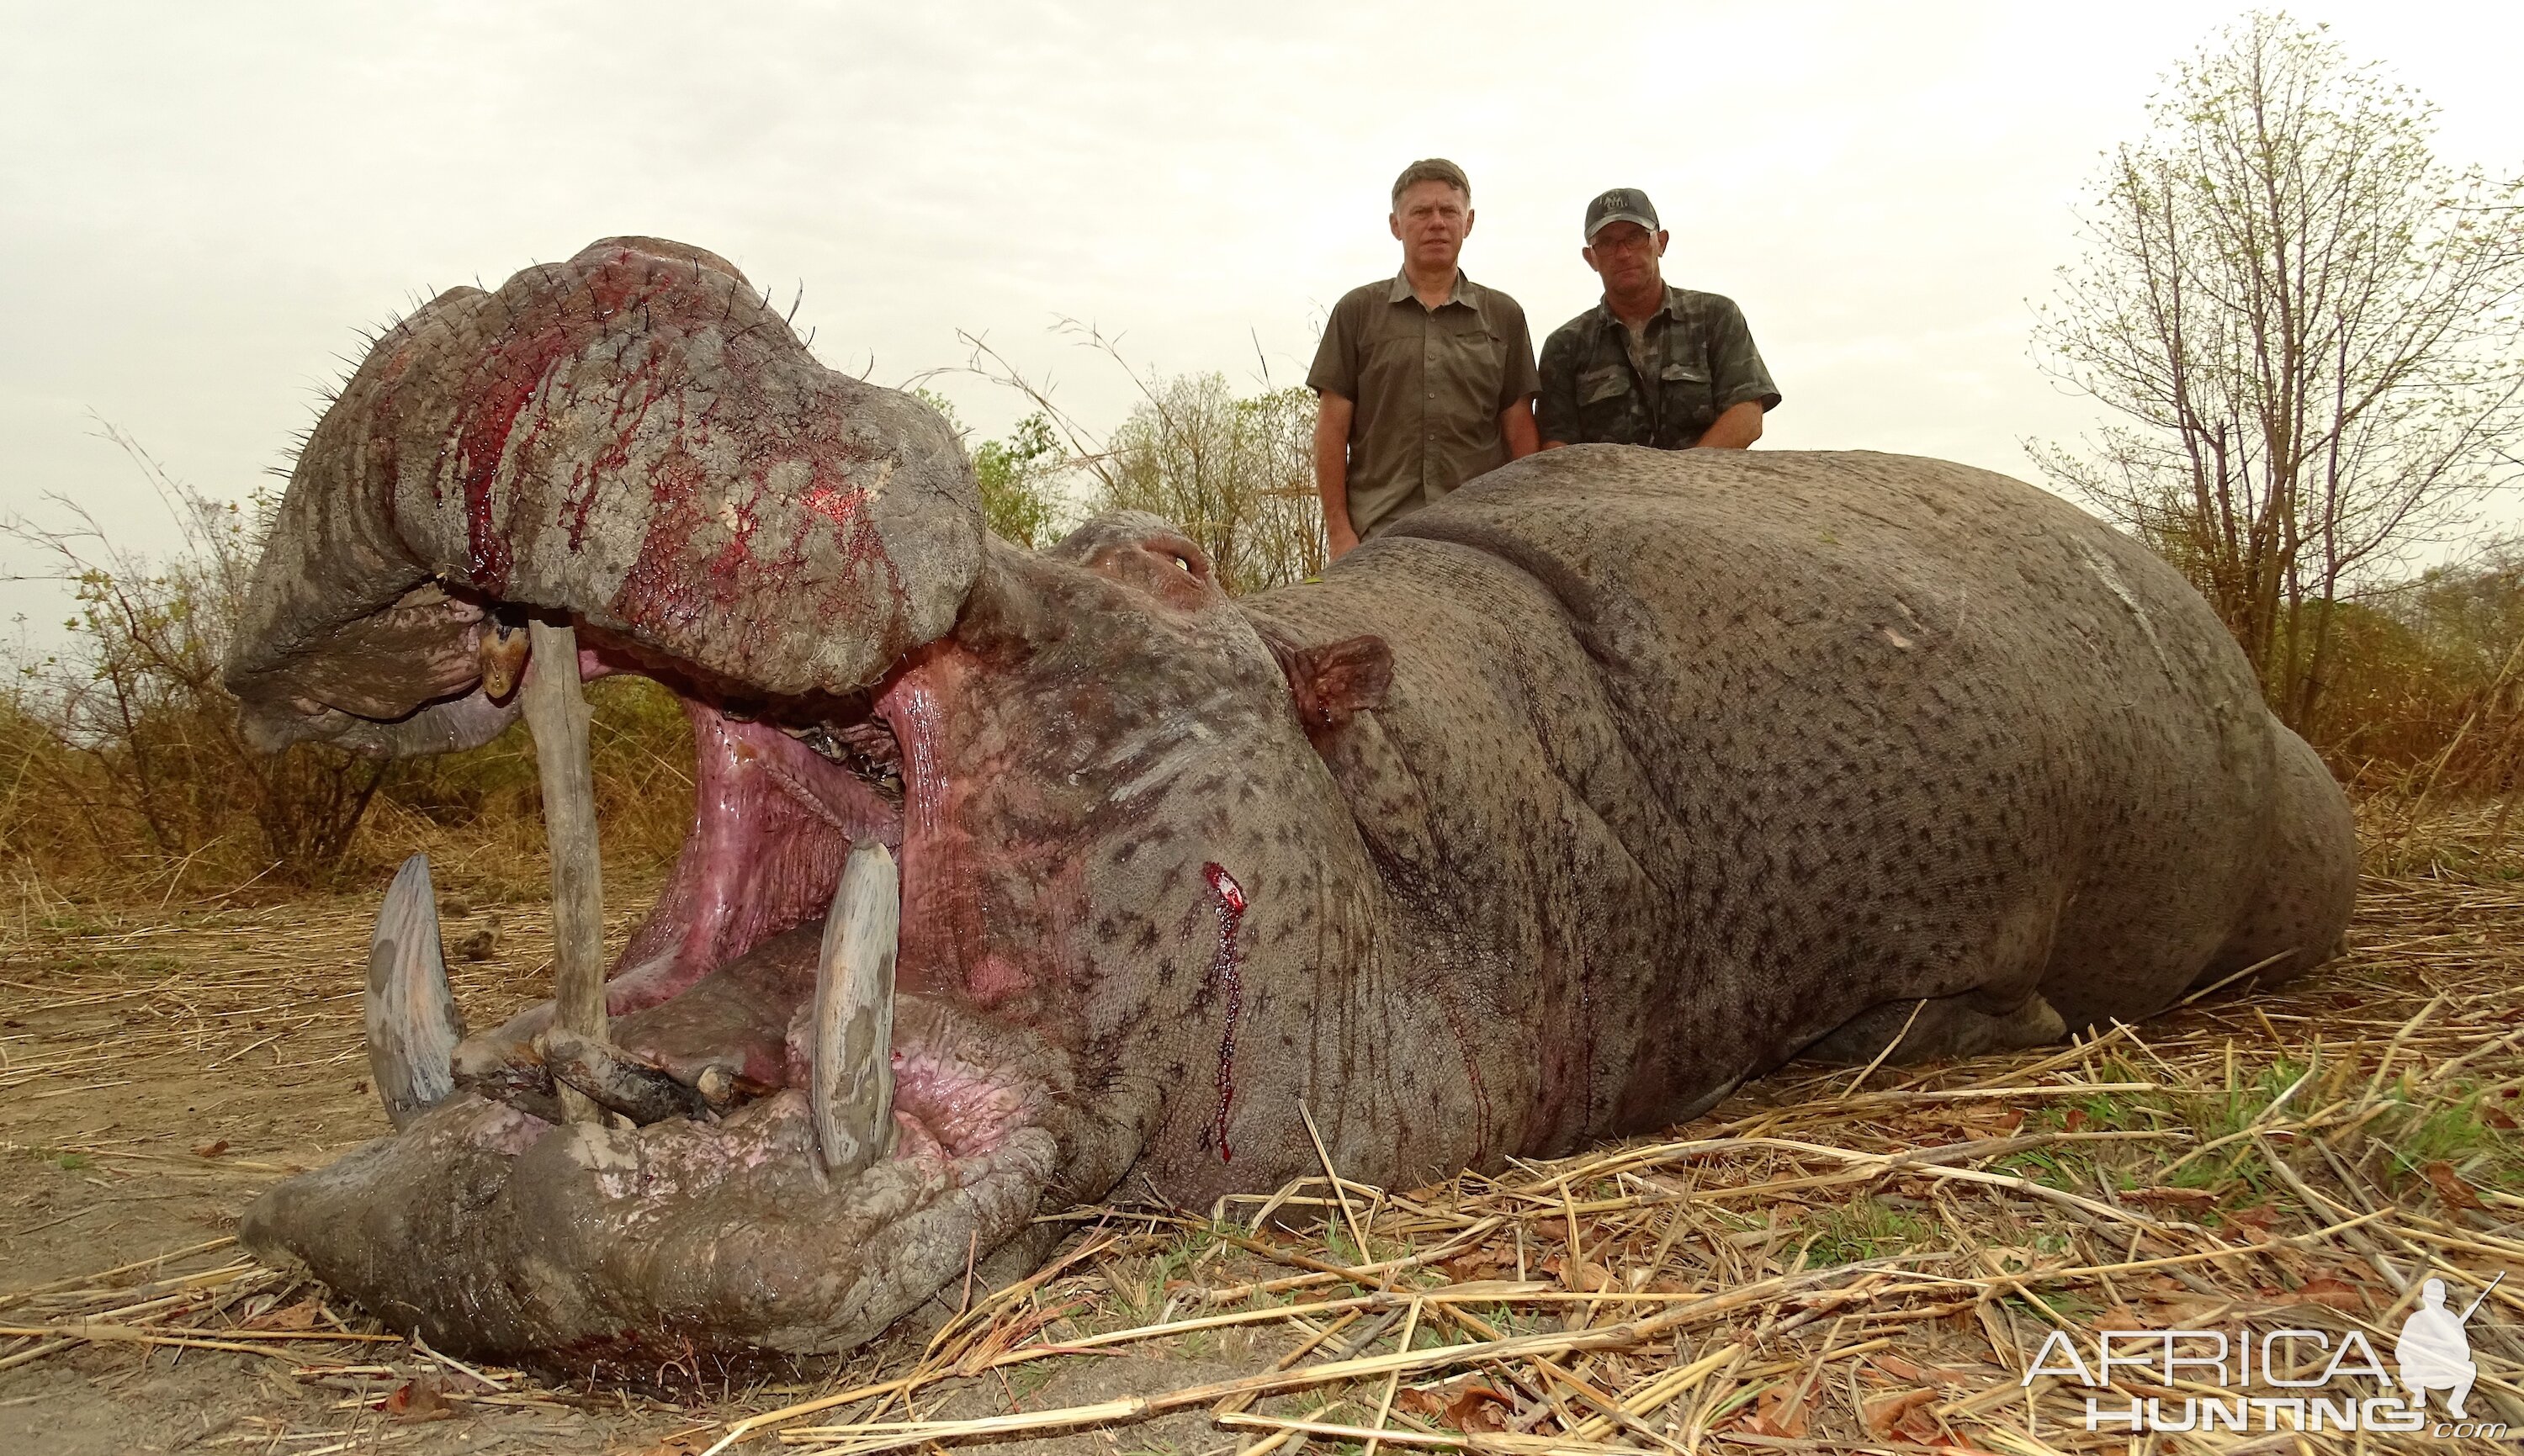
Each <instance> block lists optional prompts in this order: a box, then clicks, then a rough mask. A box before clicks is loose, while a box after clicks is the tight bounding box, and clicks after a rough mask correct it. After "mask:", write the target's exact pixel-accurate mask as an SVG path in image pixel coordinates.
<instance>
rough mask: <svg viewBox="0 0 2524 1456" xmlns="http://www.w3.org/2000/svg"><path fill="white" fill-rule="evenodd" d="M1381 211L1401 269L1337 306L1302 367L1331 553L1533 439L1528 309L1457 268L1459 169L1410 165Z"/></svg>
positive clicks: (1467, 208) (1468, 210)
mask: <svg viewBox="0 0 2524 1456" xmlns="http://www.w3.org/2000/svg"><path fill="white" fill-rule="evenodd" d="M1386 221H1387V223H1388V225H1390V226H1391V227H1392V229H1393V235H1394V237H1396V238H1398V239H1400V240H1401V243H1402V271H1401V272H1400V273H1399V274H1397V275H1396V276H1394V277H1393V278H1391V279H1390V280H1386V281H1380V282H1375V283H1370V284H1367V285H1365V286H1364V287H1359V288H1353V289H1351V290H1350V291H1349V292H1348V293H1346V294H1343V295H1342V296H1341V301H1340V302H1339V303H1337V304H1335V305H1333V312H1332V316H1331V317H1330V318H1329V319H1327V320H1325V323H1324V342H1323V347H1322V348H1320V349H1318V350H1317V351H1316V352H1315V365H1314V367H1313V368H1312V369H1311V370H1309V371H1308V372H1307V374H1306V385H1307V387H1308V388H1310V389H1312V390H1314V391H1315V393H1316V395H1317V397H1318V400H1319V404H1318V407H1317V410H1316V414H1315V489H1316V491H1317V492H1318V493H1319V494H1320V495H1321V496H1322V497H1323V502H1324V531H1325V534H1326V536H1327V537H1328V538H1329V541H1330V544H1331V547H1332V554H1333V555H1334V556H1335V557H1338V556H1340V555H1342V554H1343V553H1345V552H1347V551H1349V550H1350V549H1351V548H1352V547H1354V546H1356V545H1358V543H1359V541H1360V540H1361V539H1362V538H1364V537H1368V536H1373V535H1375V534H1376V533H1377V532H1378V531H1380V530H1382V529H1383V528H1384V527H1385V526H1388V525H1391V524H1392V523H1393V522H1394V521H1397V520H1399V519H1401V518H1402V517H1403V516H1405V515H1408V514H1410V513H1411V512H1412V511H1414V510H1419V509H1420V508H1421V507H1423V506H1426V505H1428V504H1429V503H1430V502H1432V501H1434V500H1436V499H1437V498H1438V497H1440V496H1442V495H1444V494H1446V493H1447V492H1448V491H1451V490H1453V489H1454V488H1455V487H1456V486H1459V485H1461V484H1463V483H1464V482H1465V481H1467V480H1470V479H1472V478H1473V477H1474V476H1476V475H1479V474H1480V473H1481V472H1482V471H1484V470H1488V469H1493V468H1495V467H1497V466H1499V465H1502V464H1505V463H1506V462H1507V461H1512V460H1515V459H1517V458H1518V457H1520V456H1527V455H1531V454H1532V453H1533V450H1534V446H1535V444H1536V439H1535V436H1534V430H1533V409H1532V400H1533V392H1534V389H1535V387H1536V382H1537V381H1536V379H1535V377H1534V372H1533V336H1532V335H1531V334H1530V333H1529V332H1528V331H1527V329H1526V325H1525V310H1523V309H1521V308H1519V307H1517V302H1516V300H1515V299H1512V298H1510V297H1508V296H1507V295H1506V294H1504V293H1501V292H1499V291H1498V290H1497V289H1495V288H1483V287H1482V286H1480V284H1478V283H1476V282H1474V281H1473V280H1472V279H1470V278H1467V277H1465V276H1464V274H1463V270H1462V269H1461V268H1459V267H1456V260H1457V259H1458V258H1459V257H1460V256H1461V255H1462V253H1463V250H1464V237H1465V235H1466V234H1467V233H1470V232H1471V231H1472V230H1473V189H1472V184H1471V183H1470V182H1468V181H1466V180H1465V179H1464V171H1463V169H1461V168H1459V167H1457V166H1456V165H1455V164H1453V163H1451V162H1446V161H1441V160H1437V159H1433V158H1432V159H1431V160H1429V161H1425V162H1414V163H1412V164H1411V165H1410V166H1409V167H1408V168H1405V169H1404V170H1403V172H1402V175H1401V176H1400V177H1398V178H1396V179H1395V181H1394V183H1393V213H1392V216H1391V217H1389V218H1387V219H1386Z"/></svg>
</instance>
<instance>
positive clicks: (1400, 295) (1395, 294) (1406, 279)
mask: <svg viewBox="0 0 2524 1456" xmlns="http://www.w3.org/2000/svg"><path fill="white" fill-rule="evenodd" d="M1479 286H1480V285H1479V284H1476V283H1475V282H1474V281H1473V280H1472V279H1471V278H1468V277H1466V276H1465V275H1464V270H1463V269H1462V268H1457V269H1455V287H1454V291H1452V292H1450V293H1448V294H1447V295H1446V303H1444V304H1439V305H1438V306H1437V307H1439V308H1441V309H1442V308H1444V307H1446V305H1447V304H1462V305H1463V306H1464V307H1466V308H1473V307H1476V305H1475V304H1474V303H1473V300H1472V292H1473V290H1474V289H1475V288H1477V287H1479ZM1418 296H1419V295H1418V294H1417V293H1416V292H1414V291H1413V289H1412V287H1411V275H1410V274H1409V273H1402V272H1397V273H1395V274H1394V275H1393V286H1392V287H1391V288H1389V289H1387V290H1385V294H1384V301H1385V302H1386V303H1388V304H1398V303H1400V302H1402V301H1403V300H1404V299H1406V298H1411V299H1416V298H1417V297H1418Z"/></svg>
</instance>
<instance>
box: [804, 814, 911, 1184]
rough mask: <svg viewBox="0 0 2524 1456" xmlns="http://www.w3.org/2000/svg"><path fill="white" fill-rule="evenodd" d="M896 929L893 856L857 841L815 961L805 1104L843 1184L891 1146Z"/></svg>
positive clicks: (827, 1161) (829, 1167) (828, 1168)
mask: <svg viewBox="0 0 2524 1456" xmlns="http://www.w3.org/2000/svg"><path fill="white" fill-rule="evenodd" d="M901 924H902V903H901V900H900V899H899V898H898V894H897V880H896V875H895V869H894V856H893V855H892V854H890V853H888V852H887V851H886V848H885V846H883V845H880V844H877V843H875V842H874V841H872V840H871V841H863V842H861V843H860V844H859V845H858V846H856V847H855V848H853V849H851V850H850V857H849V862H848V863H846V864H844V865H843V866H842V882H841V884H840V885H839V886H838V887H836V888H835V889H834V891H833V908H832V911H831V913H829V914H827V915H826V916H825V917H824V946H823V953H822V954H821V955H820V956H819V957H818V958H817V960H816V963H815V1043H814V1047H815V1050H814V1059H813V1061H812V1063H811V1067H812V1071H813V1074H814V1075H813V1080H812V1082H811V1084H810V1086H809V1090H808V1104H809V1106H810V1107H811V1109H812V1111H813V1116H814V1123H815V1143H816V1146H817V1147H818V1149H820V1150H821V1152H822V1153H823V1157H824V1171H825V1173H826V1174H828V1175H829V1176H831V1177H833V1178H847V1177H849V1176H850V1175H851V1174H854V1173H856V1172H858V1171H859V1170H860V1169H862V1168H865V1167H866V1166H867V1165H868V1164H870V1163H872V1162H874V1161H876V1160H877V1159H878V1158H881V1157H883V1156H885V1154H886V1153H887V1152H888V1151H889V1150H890V1149H891V1148H892V1147H893V1145H894V956H895V946H896V940H897V936H898V932H899V931H900V929H901Z"/></svg>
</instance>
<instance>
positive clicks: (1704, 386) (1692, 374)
mask: <svg viewBox="0 0 2524 1456" xmlns="http://www.w3.org/2000/svg"><path fill="white" fill-rule="evenodd" d="M1658 383H1659V384H1660V385H1661V386H1662V387H1663V393H1664V395H1665V399H1664V405H1665V410H1664V415H1665V422H1666V431H1660V433H1665V432H1669V431H1673V430H1674V429H1675V426H1680V427H1681V429H1682V431H1683V432H1684V433H1685V438H1684V439H1682V440H1679V441H1676V442H1675V443H1677V444H1687V443H1689V441H1690V440H1692V439H1697V438H1699V435H1700V432H1701V431H1702V430H1705V429H1707V428H1709V424H1710V421H1712V420H1714V419H1716V418H1717V417H1718V411H1717V409H1716V404H1717V398H1718V392H1717V390H1716V389H1715V388H1714V387H1713V386H1712V385H1711V384H1710V382H1709V370H1707V369H1706V368H1702V367H1699V366H1697V365H1693V364H1667V365H1666V366H1665V368H1664V369H1662V370H1660V371H1659V374H1658ZM1658 443H1659V444H1665V443H1666V442H1664V441H1659V442H1658Z"/></svg>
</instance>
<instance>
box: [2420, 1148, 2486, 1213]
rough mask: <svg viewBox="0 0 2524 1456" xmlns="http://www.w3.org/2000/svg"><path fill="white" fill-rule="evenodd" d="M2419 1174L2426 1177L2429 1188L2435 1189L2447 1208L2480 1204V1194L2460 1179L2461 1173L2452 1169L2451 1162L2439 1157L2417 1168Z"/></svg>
mask: <svg viewBox="0 0 2524 1456" xmlns="http://www.w3.org/2000/svg"><path fill="white" fill-rule="evenodd" d="M2419 1174H2420V1176H2421V1177H2423V1178H2425V1179H2427V1181H2428V1186H2429V1187H2430V1188H2433V1189H2436V1190H2437V1196H2438V1197H2440V1198H2443V1199H2444V1200H2445V1204H2446V1206H2447V1207H2448V1208H2478V1207H2479V1206H2480V1195H2479V1194H2477V1193H2475V1192H2473V1191H2472V1190H2471V1185H2470V1184H2467V1183H2465V1182H2463V1181H2462V1175H2461V1174H2459V1173H2456V1172H2455V1171H2453V1164H2451V1163H2449V1162H2445V1161H2443V1160H2442V1159H2440V1160H2439V1161H2437V1162H2433V1163H2429V1164H2427V1165H2426V1166H2425V1167H2422V1168H2421V1169H2419Z"/></svg>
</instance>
